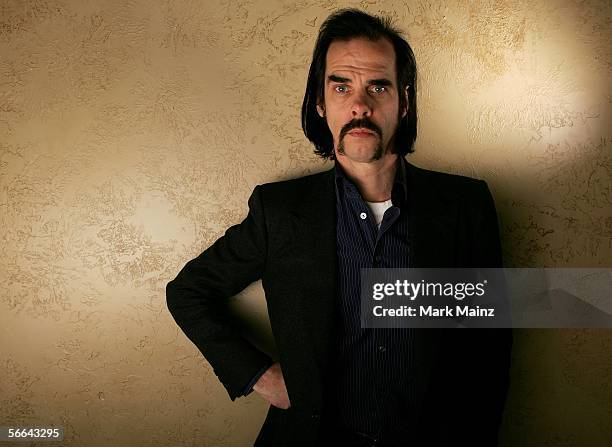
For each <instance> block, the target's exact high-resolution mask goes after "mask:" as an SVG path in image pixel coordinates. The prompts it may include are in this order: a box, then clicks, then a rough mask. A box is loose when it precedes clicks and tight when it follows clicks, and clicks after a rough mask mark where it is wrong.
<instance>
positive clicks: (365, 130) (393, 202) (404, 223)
mask: <svg viewBox="0 0 612 447" xmlns="http://www.w3.org/2000/svg"><path fill="white" fill-rule="evenodd" d="M416 121H417V115H416V66H415V62H414V56H413V54H412V50H411V49H410V46H409V45H408V43H407V42H406V41H405V40H404V39H403V38H402V37H401V36H400V34H399V33H398V32H397V31H396V30H394V29H393V28H392V27H391V26H390V25H389V24H388V22H387V21H385V20H383V19H380V18H377V17H372V16H370V15H368V14H365V13H363V12H360V11H357V10H342V11H338V12H336V13H335V14H333V15H331V16H330V17H329V18H328V19H327V20H326V21H325V23H323V25H322V27H321V30H320V32H319V36H318V39H317V43H316V46H315V50H314V54H313V61H312V64H311V67H310V72H309V78H308V85H307V90H306V95H305V98H304V103H303V107H302V124H303V128H304V132H305V134H306V136H307V137H308V138H309V139H310V140H311V141H312V142H313V143H314V145H315V148H316V150H315V152H316V153H317V154H318V155H320V156H322V157H327V158H332V159H335V168H334V169H332V170H330V171H327V172H323V173H320V174H316V175H312V176H308V177H303V178H299V179H295V180H289V181H285V182H278V183H272V184H267V185H263V186H257V187H256V188H255V190H254V192H253V194H252V196H251V198H250V200H249V209H250V210H249V214H248V216H247V217H246V219H245V220H244V221H243V222H242V223H241V224H239V225H236V226H233V227H231V228H230V229H228V230H227V232H226V234H225V236H223V237H222V238H220V239H219V240H218V241H217V242H215V244H213V245H212V246H211V247H210V248H209V249H208V250H206V251H205V252H204V253H202V254H201V255H200V256H199V257H197V258H196V259H194V260H192V261H190V262H189V263H188V264H187V265H186V266H185V267H184V268H183V270H182V271H181V272H180V273H179V275H178V276H177V278H176V279H175V280H173V281H172V282H170V283H169V284H168V288H167V297H168V307H169V309H170V311H171V313H172V315H173V316H174V318H175V320H176V321H177V323H178V324H179V326H180V327H181V328H182V329H183V331H184V332H185V333H186V335H187V336H188V337H189V338H190V339H191V340H192V341H193V342H194V343H195V344H196V346H197V347H198V348H199V349H200V351H201V352H202V353H203V354H204V356H205V357H206V359H207V360H208V361H209V362H210V364H211V365H212V366H213V369H214V371H215V373H216V374H217V376H218V377H219V379H220V380H221V382H222V383H223V385H224V386H225V387H226V389H227V391H228V393H229V395H230V397H231V399H232V400H233V399H235V398H237V397H239V396H242V395H245V394H248V393H249V392H250V391H251V390H254V391H255V392H257V393H259V394H260V395H261V396H262V397H263V398H264V399H266V400H267V401H269V402H270V404H271V407H270V409H269V412H268V416H267V418H266V421H265V423H264V426H263V427H262V430H261V432H260V434H259V436H258V438H257V441H256V444H255V445H256V446H319V445H337V446H345V445H346V446H349V445H355V446H357V445H359V446H370V445H372V446H373V445H376V446H400V445H411V446H412V445H417V446H450V445H491V446H493V445H496V442H497V430H498V426H499V422H500V419H501V413H502V410H503V405H504V401H505V396H506V391H507V386H508V368H509V350H510V345H511V336H510V333H509V332H508V331H501V330H463V331H462V330H433V329H430V330H426V329H420V330H417V329H386V330H380V329H379V330H374V329H362V328H361V327H360V319H359V299H360V298H359V293H360V290H359V283H360V280H359V274H360V269H361V268H363V267H499V266H501V250H500V244H499V237H498V233H497V231H498V230H497V220H496V215H495V209H494V205H493V202H492V199H491V195H490V193H489V191H488V189H487V187H486V184H485V183H484V182H483V181H477V180H473V179H468V178H465V177H459V176H453V175H448V174H441V173H435V172H431V171H426V170H422V169H419V168H417V167H415V166H413V165H411V164H409V163H407V162H406V161H405V159H404V155H406V154H407V153H408V152H411V151H412V146H413V143H414V140H415V138H416ZM260 278H261V279H262V283H263V288H264V290H265V293H266V300H267V303H268V313H269V316H270V322H271V326H272V331H273V334H274V338H275V340H276V344H277V347H278V353H279V358H280V361H279V362H278V363H274V362H273V361H272V360H271V359H270V357H269V356H268V355H267V354H265V353H262V352H261V351H260V350H258V349H257V348H255V347H254V346H253V345H252V344H251V343H249V342H248V341H247V340H246V339H244V338H243V337H242V336H241V335H240V333H239V331H238V330H237V329H236V328H234V327H232V325H231V324H230V323H229V320H228V318H227V316H226V314H225V312H224V305H225V302H226V300H227V298H228V297H230V296H232V295H235V294H236V293H238V292H239V291H240V290H242V289H243V288H244V287H246V286H247V285H248V284H249V283H251V282H253V281H255V280H257V279H260Z"/></svg>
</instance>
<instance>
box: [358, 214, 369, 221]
mask: <svg viewBox="0 0 612 447" xmlns="http://www.w3.org/2000/svg"><path fill="white" fill-rule="evenodd" d="M359 217H361V219H362V220H365V218H366V217H368V215H367V214H366V213H361V214H360V215H359Z"/></svg>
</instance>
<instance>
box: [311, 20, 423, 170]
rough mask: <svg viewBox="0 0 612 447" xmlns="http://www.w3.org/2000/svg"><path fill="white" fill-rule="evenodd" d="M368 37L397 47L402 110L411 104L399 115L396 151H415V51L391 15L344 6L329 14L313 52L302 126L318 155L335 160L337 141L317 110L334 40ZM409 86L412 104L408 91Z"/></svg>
mask: <svg viewBox="0 0 612 447" xmlns="http://www.w3.org/2000/svg"><path fill="white" fill-rule="evenodd" d="M356 37H364V38H367V39H369V40H371V41H376V40H378V39H381V38H387V39H389V41H390V42H391V43H392V44H393V48H394V50H395V66H396V68H397V83H398V87H399V88H398V91H399V110H400V112H401V111H402V110H403V109H404V108H405V107H408V112H407V113H406V116H405V117H403V118H402V117H401V114H400V116H399V124H398V129H397V133H396V137H395V148H394V149H395V152H396V153H397V154H399V155H401V156H404V155H406V154H407V153H409V152H413V150H414V149H413V145H414V141H415V140H416V137H417V101H416V76H417V74H416V61H415V59H414V53H413V52H412V48H410V45H409V44H408V42H407V41H406V40H405V39H404V38H403V37H402V35H401V32H400V31H399V30H397V29H395V28H394V27H393V26H392V25H391V22H390V19H389V18H385V17H377V16H371V15H369V14H367V13H365V12H363V11H359V10H357V9H341V10H339V11H336V12H335V13H333V14H332V15H331V16H329V17H328V18H327V19H326V20H325V22H323V24H322V25H321V28H320V30H319V35H318V37H317V42H316V44H315V48H314V52H313V55H312V62H311V64H310V70H309V71H308V81H307V83H306V94H305V95H304V102H303V103H302V129H303V130H304V134H305V135H306V138H308V139H309V140H310V141H311V142H312V143H313V144H314V145H315V154H317V155H319V156H321V157H323V158H328V159H334V140H333V137H332V134H331V132H330V131H329V127H328V126H327V122H326V120H325V118H322V117H321V116H319V114H318V113H317V103H318V102H322V101H323V97H324V96H323V95H324V87H325V82H324V81H325V59H326V57H327V50H328V49H329V46H330V45H331V43H332V42H333V41H334V40H349V39H353V38H356ZM406 87H407V88H408V103H406V98H405V95H404V92H405V91H406Z"/></svg>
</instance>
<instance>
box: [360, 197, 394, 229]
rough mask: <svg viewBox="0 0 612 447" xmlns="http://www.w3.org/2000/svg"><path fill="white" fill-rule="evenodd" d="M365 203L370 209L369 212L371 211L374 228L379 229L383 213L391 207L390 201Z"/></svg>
mask: <svg viewBox="0 0 612 447" xmlns="http://www.w3.org/2000/svg"><path fill="white" fill-rule="evenodd" d="M366 203H367V204H368V208H370V211H372V214H373V215H374V221H375V222H376V226H377V227H378V229H380V224H381V223H382V220H383V216H384V215H385V211H387V210H388V209H389V208H391V207H392V206H393V203H391V199H389V200H385V201H384V202H368V201H366Z"/></svg>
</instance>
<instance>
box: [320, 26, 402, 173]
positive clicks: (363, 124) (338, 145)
mask: <svg viewBox="0 0 612 447" xmlns="http://www.w3.org/2000/svg"><path fill="white" fill-rule="evenodd" d="M324 82H325V86H324V101H323V104H321V103H319V105H318V106H317V110H318V112H319V115H321V116H322V117H325V119H326V121H327V125H328V126H329V130H330V131H331V133H332V136H333V138H334V151H335V154H336V158H337V159H339V160H340V159H341V157H347V158H348V159H350V161H352V162H360V163H369V162H372V161H375V160H379V159H380V158H381V157H382V156H383V155H385V154H387V153H390V152H392V147H391V145H392V144H393V137H394V135H395V132H396V131H397V127H398V123H399V94H400V93H399V92H398V86H397V75H396V69H395V50H394V49H393V45H392V44H391V42H389V41H388V40H387V39H379V40H377V41H375V42H372V41H370V40H368V39H365V38H355V39H351V40H348V41H341V40H338V41H334V42H332V43H331V45H330V46H329V49H328V51H327V58H326V64H325V80H324ZM404 94H406V93H405V92H404ZM405 114H406V111H405V110H403V111H402V117H403V116H404V115H405Z"/></svg>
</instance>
